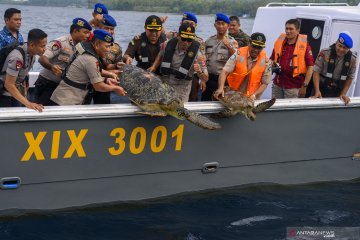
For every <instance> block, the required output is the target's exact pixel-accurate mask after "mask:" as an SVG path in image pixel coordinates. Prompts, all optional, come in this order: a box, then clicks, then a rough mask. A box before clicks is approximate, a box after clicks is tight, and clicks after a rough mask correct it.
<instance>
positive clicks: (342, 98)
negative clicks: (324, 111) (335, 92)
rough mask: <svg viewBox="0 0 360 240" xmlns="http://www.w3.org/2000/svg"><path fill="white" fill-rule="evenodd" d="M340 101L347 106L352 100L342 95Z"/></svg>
mask: <svg viewBox="0 0 360 240" xmlns="http://www.w3.org/2000/svg"><path fill="white" fill-rule="evenodd" d="M340 99H341V100H343V101H344V103H345V105H347V104H348V103H349V102H350V98H349V97H348V96H346V95H340Z"/></svg>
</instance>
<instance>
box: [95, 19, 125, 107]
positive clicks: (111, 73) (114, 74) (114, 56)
mask: <svg viewBox="0 0 360 240" xmlns="http://www.w3.org/2000/svg"><path fill="white" fill-rule="evenodd" d="M116 26H117V23H116V20H115V19H114V18H113V17H112V16H110V15H109V14H104V15H103V20H102V21H101V23H100V25H99V29H103V30H105V31H107V32H108V33H110V34H111V36H112V37H113V38H114V39H115V27H116ZM102 60H103V65H104V69H103V71H102V76H103V77H104V76H105V77H109V78H113V79H118V74H119V73H120V70H119V68H120V67H121V65H120V63H122V49H121V47H120V44H118V43H116V42H114V43H113V45H112V46H111V49H110V51H109V52H108V53H107V54H106V57H105V58H103V59H102ZM104 70H106V71H104ZM116 96H118V95H116ZM120 98H122V97H120ZM125 99H126V100H128V99H127V98H125ZM93 101H94V104H110V102H111V101H110V92H98V91H94V94H93Z"/></svg>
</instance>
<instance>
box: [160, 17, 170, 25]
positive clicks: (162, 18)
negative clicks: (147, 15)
mask: <svg viewBox="0 0 360 240" xmlns="http://www.w3.org/2000/svg"><path fill="white" fill-rule="evenodd" d="M168 18H169V17H168V16H164V17H163V16H161V17H160V20H161V22H162V23H163V24H164V23H166V21H167V19H168Z"/></svg>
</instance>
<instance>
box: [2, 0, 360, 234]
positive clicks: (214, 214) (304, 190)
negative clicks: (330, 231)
mask: <svg viewBox="0 0 360 240" xmlns="http://www.w3.org/2000/svg"><path fill="white" fill-rule="evenodd" d="M8 7H17V8H19V9H21V10H22V17H23V22H22V28H21V33H22V34H23V36H24V37H25V38H26V36H27V33H28V31H29V30H30V29H32V28H40V29H43V30H45V31H46V32H47V34H48V35H49V37H48V39H49V40H52V39H55V38H57V37H60V36H63V35H65V34H68V32H69V26H70V24H71V20H72V19H73V18H75V17H82V18H85V19H90V18H91V11H92V10H91V9H83V8H56V7H33V6H18V5H16V6H12V5H1V4H0V10H1V11H0V12H1V14H3V12H4V11H5V9H6V8H8ZM110 14H111V15H112V16H114V18H115V19H116V20H117V22H118V27H117V28H116V40H117V41H118V42H119V43H120V44H121V46H122V48H123V51H125V50H126V47H127V45H128V43H129V41H131V39H132V38H133V37H134V36H135V35H138V34H140V33H141V32H142V31H143V25H144V21H145V19H146V17H147V16H149V15H151V14H153V13H146V12H126V11H110ZM156 14H157V15H159V16H168V17H169V18H168V21H167V22H166V24H165V27H166V28H167V29H168V30H175V31H176V30H177V28H178V25H179V22H180V20H181V15H180V14H166V13H156ZM198 19H199V20H198V28H197V33H198V35H199V36H200V37H203V38H204V39H206V38H208V37H209V36H211V35H213V34H215V29H214V27H213V24H214V16H213V15H204V16H198ZM253 22H254V20H253V19H241V24H242V25H241V27H242V29H243V30H244V31H245V32H247V33H251V30H252V25H253ZM40 69H41V68H40V65H38V64H37V65H35V66H34V69H33V71H39V70H40ZM99 194H101V193H99ZM294 226H295V227H296V226H298V227H304V226H312V227H324V226H330V227H357V226H360V181H352V182H332V183H319V184H308V185H300V186H277V185H270V186H269V185H268V186H256V187H254V186H253V187H246V188H243V187H241V188H240V187H239V188H233V189H226V190H218V191H214V192H207V193H194V194H191V195H184V196H181V197H170V198H166V199H163V200H155V201H146V202H139V203H131V204H116V205H111V206H102V207H101V206H99V207H96V208H88V209H82V210H66V211H55V212H43V213H37V214H30V215H27V214H25V213H24V214H21V213H20V214H19V215H16V216H11V217H6V218H5V217H2V218H0V240H58V239H59V240H63V239H66V240H83V239H86V240H115V239H116V240H119V239H120V240H122V239H124V240H133V239H134V240H139V239H144V240H158V239H159V240H162V239H166V240H178V239H179V240H180V239H181V240H183V239H184V240H218V239H220V240H222V239H224V240H239V239H245V240H251V239H254V240H257V239H259V240H280V239H286V227H294Z"/></svg>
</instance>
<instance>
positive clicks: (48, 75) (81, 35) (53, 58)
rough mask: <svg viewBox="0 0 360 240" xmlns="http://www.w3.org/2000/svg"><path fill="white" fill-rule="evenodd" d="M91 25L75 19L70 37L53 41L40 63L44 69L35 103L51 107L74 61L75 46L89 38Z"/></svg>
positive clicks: (36, 84) (37, 87) (39, 80)
mask: <svg viewBox="0 0 360 240" xmlns="http://www.w3.org/2000/svg"><path fill="white" fill-rule="evenodd" d="M91 29H92V28H91V26H90V24H89V23H88V22H87V21H86V20H85V19H83V18H75V19H73V21H72V25H71V26H70V35H65V36H62V37H59V38H57V39H55V40H53V41H51V42H50V43H49V44H48V46H47V47H46V51H45V53H44V55H42V56H41V57H40V58H39V63H40V64H41V65H42V66H43V67H44V69H43V70H42V71H41V72H40V74H39V77H38V79H37V80H36V82H35V94H34V95H35V102H37V103H40V104H42V105H44V106H48V105H51V101H50V97H51V95H52V93H53V92H54V90H55V88H56V87H57V86H58V84H59V82H60V81H61V74H62V72H63V71H64V70H65V68H66V66H67V65H68V64H69V63H70V61H71V60H72V59H73V55H74V54H75V52H76V49H75V45H76V44H77V43H79V42H82V41H85V40H87V39H88V38H89V35H90V31H91Z"/></svg>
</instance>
